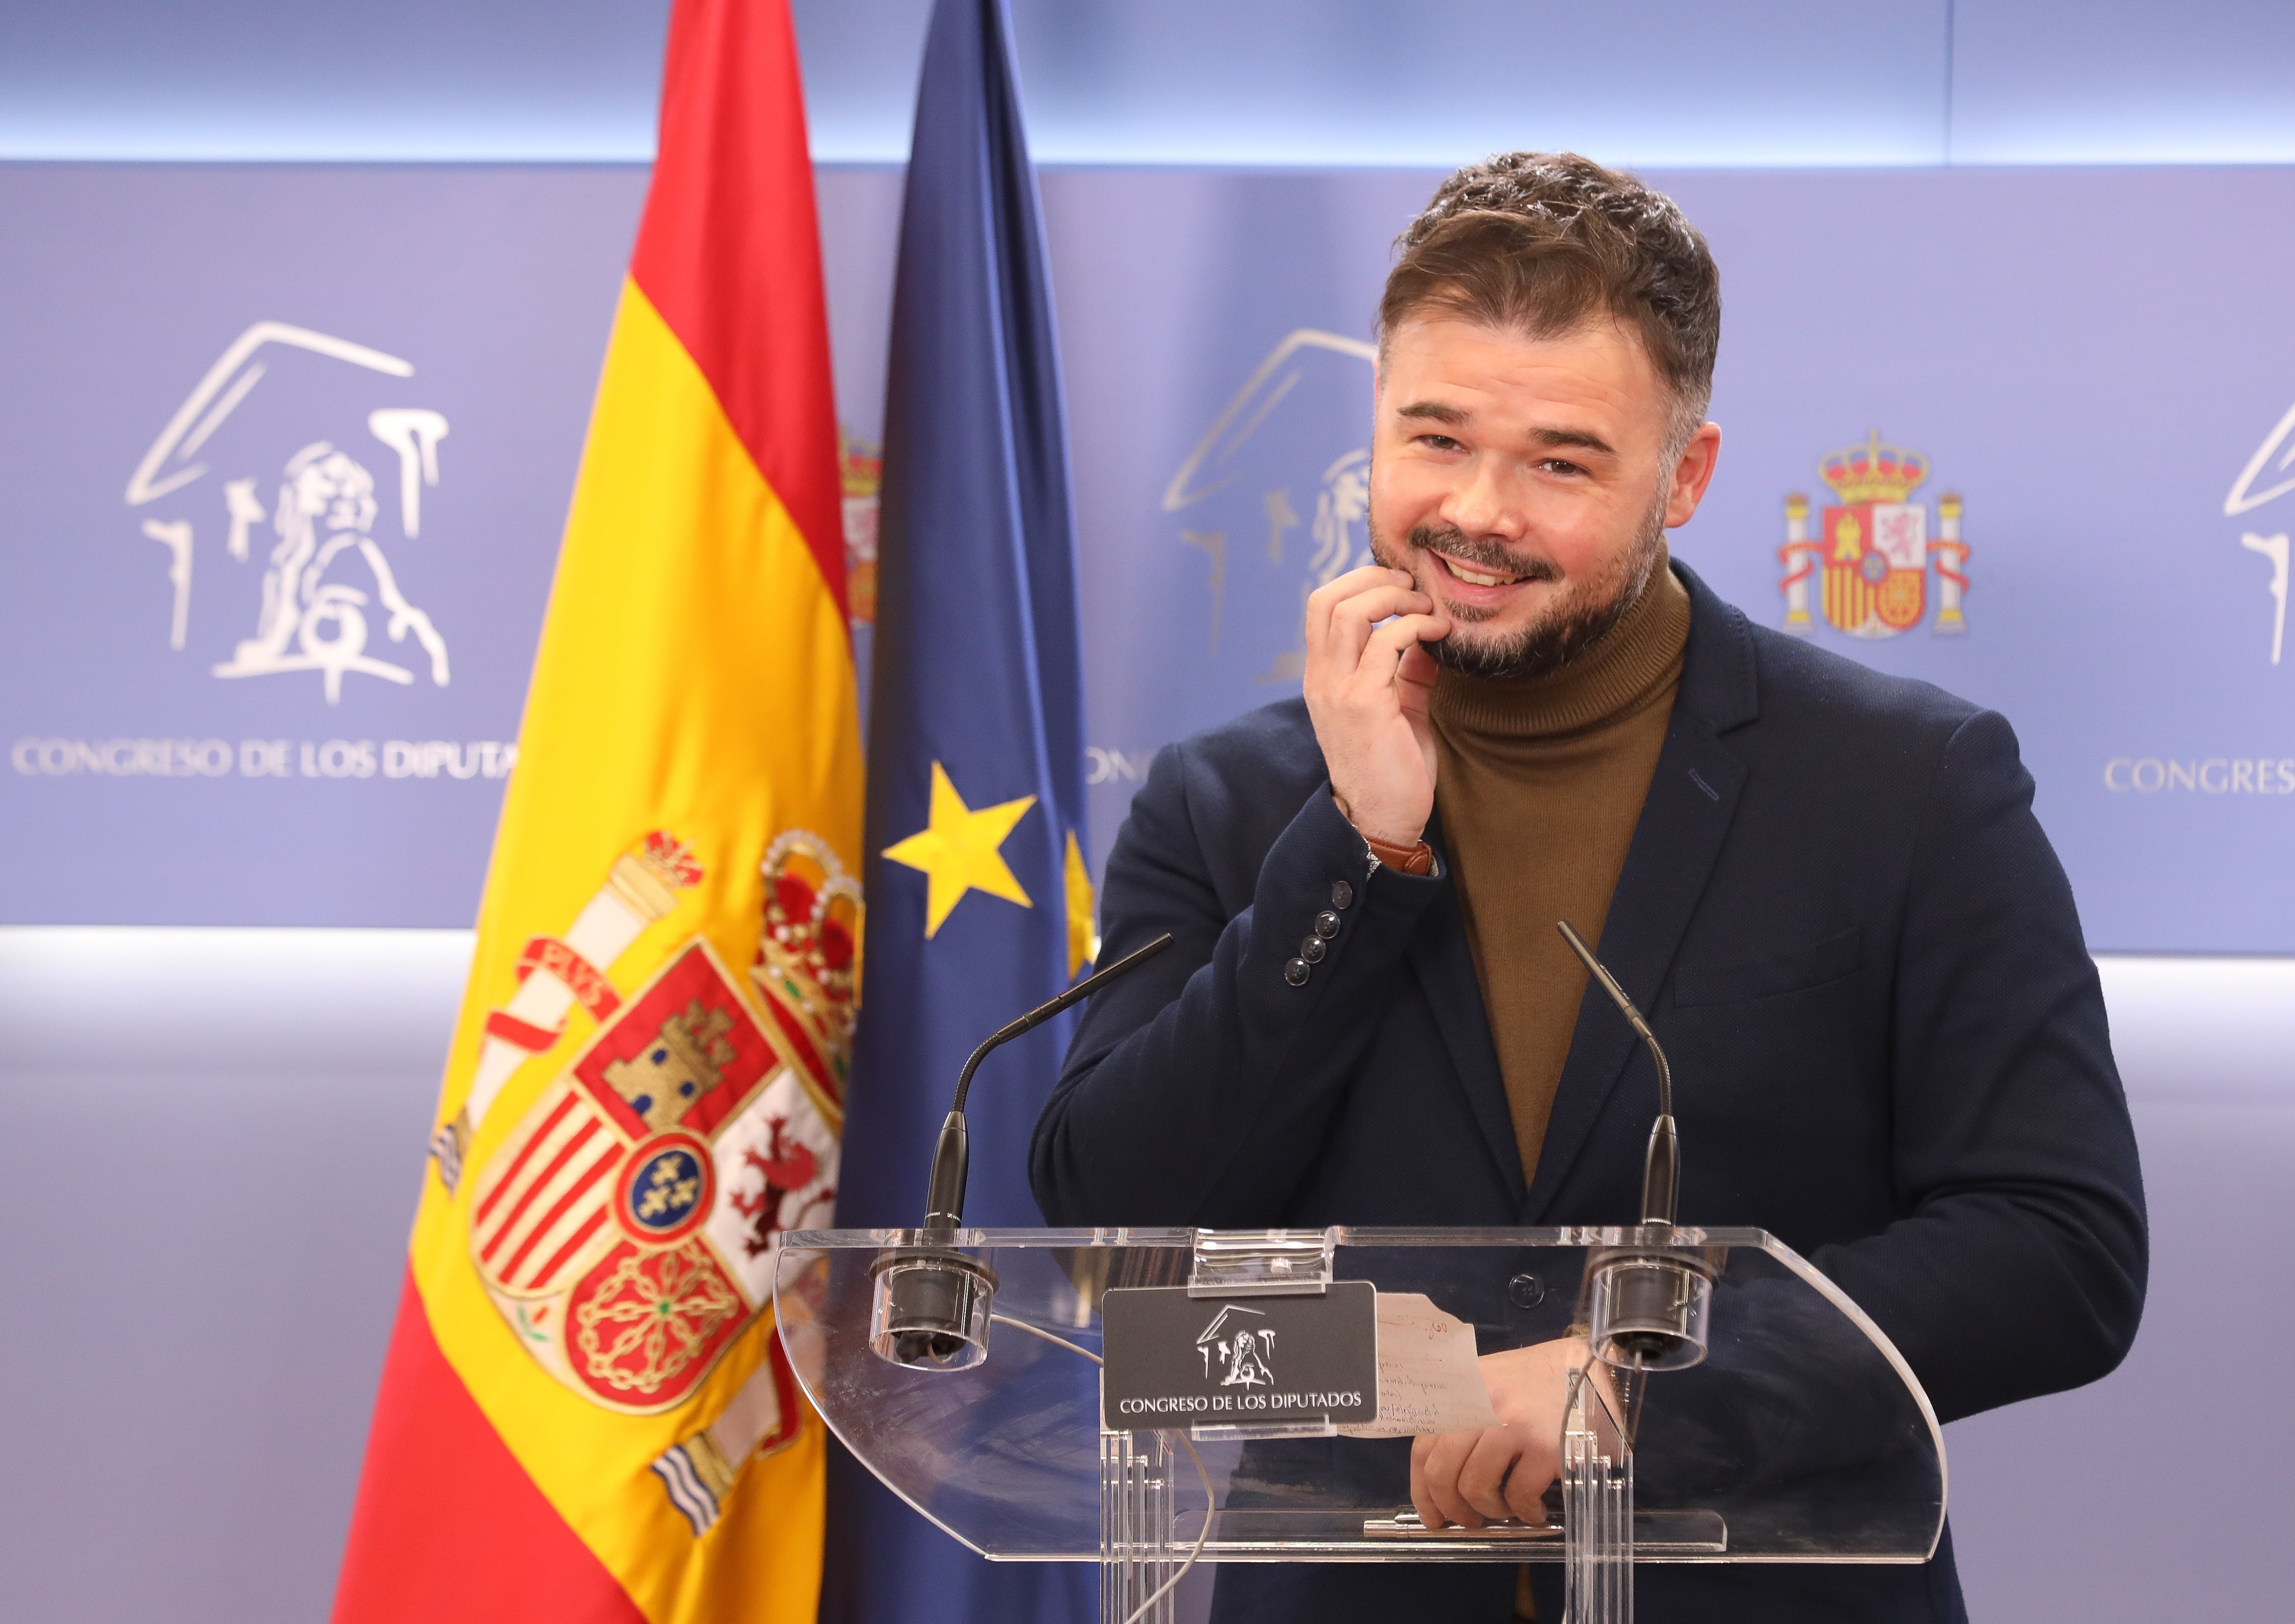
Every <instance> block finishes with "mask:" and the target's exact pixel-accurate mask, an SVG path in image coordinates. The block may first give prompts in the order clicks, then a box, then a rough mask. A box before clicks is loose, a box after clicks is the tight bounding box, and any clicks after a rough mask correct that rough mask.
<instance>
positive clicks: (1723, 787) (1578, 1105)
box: [1468, 565, 1755, 1224]
mask: <svg viewBox="0 0 2295 1624" xmlns="http://www.w3.org/2000/svg"><path fill="white" fill-rule="evenodd" d="M1675 568H1676V569H1677V570H1678V571H1679V573H1680V574H1681V575H1682V577H1683V580H1684V582H1685V583H1686V584H1687V586H1688V587H1689V589H1690V597H1691V600H1692V606H1693V607H1692V618H1691V622H1690V647H1689V649H1688V651H1687V656H1686V657H1685V659H1684V662H1683V670H1682V678H1681V688H1680V691H1679V693H1678V695H1677V697H1676V698H1675V701H1674V709H1673V718H1672V722H1671V723H1670V726H1669V727H1668V728H1667V730H1666V739H1665V744H1664V746H1663V747H1662V749H1661V750H1660V751H1659V753H1658V760H1657V767H1656V770H1655V771H1653V772H1652V773H1651V775H1650V787H1649V793H1648V795H1647V796H1646V797H1645V798H1644V800H1643V802H1642V812H1641V818H1640V820H1639V821H1638V823H1636V824H1635V826H1634V838H1633V843H1632V845H1630V846H1629V847H1628V848H1627V852H1626V864H1625V868H1624V869H1623V870H1622V871H1621V873H1620V874H1619V876H1618V888H1617V890H1616V891H1615V892H1614V893H1613V894H1612V895H1611V898H1610V911H1609V914H1608V916H1607V918H1606V922H1605V924H1604V926H1603V927H1602V939H1601V941H1600V942H1599V943H1594V944H1592V945H1593V946H1594V950H1595V952H1596V954H1597V957H1599V958H1600V959H1601V960H1602V962H1603V964H1604V965H1605V966H1606V967H1608V969H1609V971H1610V973H1611V974H1612V975H1614V976H1616V977H1617V979H1618V984H1619V985H1621V986H1622V987H1623V988H1625V990H1626V995H1627V996H1628V997H1629V998H1631V999H1632V1000H1634V1002H1635V1004H1636V1005H1637V1006H1638V1007H1639V1008H1640V1009H1641V1011H1642V1013H1643V1014H1644V1015H1645V1016H1649V1015H1651V1014H1653V1012H1654V1009H1655V1007H1656V1002H1657V993H1658V989H1659V987H1660V986H1661V985H1662V983H1664V981H1665V976H1666V972H1667V970H1668V969H1669V968H1670V967H1671V965H1672V963H1673V958H1674V954H1675V952H1676V951H1677V950H1678V948H1679V947H1680V945H1681V938H1682V936H1683V934H1684V933H1685V932H1687V930H1688V928H1689V919H1690V916H1691V915H1692V914H1693V913H1695V911H1696V909H1697V902H1698V899H1699V898H1700V897H1701V896H1702V895H1703V894H1704V890H1705V884H1706V881H1707V879H1708V878H1709V877H1711V874H1712V872H1713V865H1714V863H1715V862H1716V861H1718V860H1719V857H1720V855H1721V847H1722V844H1723V842H1724V840H1725V839H1726V837H1727V835H1728V832H1729V824H1730V821H1731V820H1732V819H1733V818H1734V817H1735V816H1736V810H1737V801H1738V797H1739V796H1740V794H1741V792H1742V791H1743V790H1744V783H1745V768H1744V763H1741V762H1740V761H1738V759H1737V758H1736V756H1735V755H1731V754H1730V753H1729V752H1728V751H1727V749H1725V748H1724V747H1722V744H1721V741H1720V739H1719V729H1718V728H1717V725H1716V724H1717V723H1718V724H1719V728H1726V727H1730V726H1735V725H1737V724H1739V723H1741V722H1747V721H1751V720H1752V716H1753V714H1754V710H1755V700H1754V692H1755V690H1754V673H1753V669H1752V663H1753V654H1752V640H1751V638H1750V636H1749V635H1748V634H1747V632H1746V631H1745V628H1744V623H1743V621H1742V619H1740V617H1739V616H1738V615H1737V613H1736V610H1734V609H1732V608H1729V607H1728V606H1727V605H1726V604H1724V603H1722V602H1721V601H1720V600H1719V599H1717V598H1715V597H1714V596H1713V595H1712V593H1711V592H1710V591H1709V590H1707V588H1706V587H1705V585H1704V583H1702V582H1700V581H1699V580H1698V579H1697V577H1696V576H1695V575H1692V574H1690V572H1689V571H1688V570H1687V569H1685V568H1682V567H1681V566H1679V565H1676V566H1675ZM1468 969H1469V971H1470V972H1471V970H1472V966H1471V964H1470V965H1469V966H1468ZM1485 1032H1487V1025H1486V1024H1485ZM1484 1041H1485V1042H1487V1041H1488V1038H1487V1035H1486V1036H1485V1039H1484ZM1621 1076H1625V1077H1630V1078H1631V1079H1632V1083H1631V1086H1633V1087H1634V1088H1636V1089H1646V1091H1647V1093H1648V1096H1649V1111H1648V1113H1647V1114H1648V1115H1649V1116H1652V1117H1654V1116H1655V1115H1656V1114H1657V1077H1656V1072H1655V1068H1654V1066H1653V1065H1652V1064H1651V1062H1650V1061H1649V1059H1648V1057H1647V1056H1646V1054H1645V1053H1644V1051H1643V1049H1642V1045H1641V1041H1640V1040H1639V1039H1638V1038H1636V1037H1635V1036H1634V1033H1633V1029H1632V1028H1631V1027H1629V1026H1628V1025H1627V1024H1626V1022H1625V1018H1624V1017H1623V1016H1621V1015H1620V1014H1619V1013H1618V1010H1617V1008H1615V1006H1613V1004H1612V1003H1611V1002H1610V1000H1609V997H1608V995H1607V994H1606V993H1605V992H1603V991H1602V989H1601V988H1600V987H1598V986H1596V985H1594V984H1593V983H1591V982H1590V981H1589V983H1588V984H1587V987H1586V995H1585V997H1584V998H1583V999H1582V1000H1580V1003H1579V1006H1578V1024H1577V1027H1576V1030H1575V1032H1574V1035H1573V1036H1572V1041H1571V1045H1570V1057H1569V1059H1568V1060H1567V1061H1565V1062H1564V1065H1563V1068H1562V1081H1561V1082H1560V1084H1559V1086H1558V1087H1557V1088H1556V1091H1555V1097H1554V1111H1553V1114H1552V1115H1551V1116H1549V1117H1548V1120H1547V1127H1546V1138H1545V1141H1544V1143H1543V1145H1542V1146H1541V1147H1540V1151H1539V1156H1538V1167H1537V1170H1536V1172H1535V1175H1534V1176H1533V1177H1532V1179H1531V1182H1530V1188H1529V1192H1528V1194H1527V1196H1526V1197H1525V1198H1524V1201H1523V1220H1522V1221H1523V1222H1524V1223H1526V1224H1535V1223H1538V1222H1540V1221H1541V1220H1542V1219H1543V1218H1544V1217H1545V1214H1546V1211H1547V1209H1548V1207H1549V1206H1550V1205H1551V1204H1553V1201H1554V1197H1555V1195H1556V1192H1557V1191H1558V1190H1559V1189H1560V1188H1561V1187H1562V1183H1563V1180H1564V1179H1565V1178H1566V1177H1567V1176H1568V1175H1569V1172H1570V1170H1571V1168H1572V1165H1573V1164H1574V1163H1576V1162H1577V1160H1578V1158H1579V1156H1580V1155H1581V1154H1582V1153H1583V1151H1584V1150H1585V1147H1586V1141H1587V1138H1588V1136H1589V1134H1590V1133H1591V1132H1592V1131H1593V1127H1594V1123H1595V1121H1596V1119H1597V1118H1598V1117H1599V1116H1600V1115H1601V1114H1602V1109H1603V1106H1604V1105H1605V1103H1606V1102H1607V1100H1608V1098H1609V1097H1610V1094H1611V1092H1612V1090H1613V1089H1615V1088H1616V1087H1617V1086H1618V1083H1619V1080H1620V1078H1621ZM1500 1098H1501V1101H1503V1098H1504V1092H1503V1089H1501V1092H1500ZM1639 1146H1640V1141H1639V1139H1638V1138H1637V1140H1636V1149H1637V1153H1638V1150H1639ZM1571 1216H1572V1220H1573V1221H1599V1222H1610V1223H1629V1222H1632V1221H1635V1220H1638V1219H1639V1218H1640V1216H1641V1214H1640V1213H1638V1212H1619V1213H1614V1214H1612V1213H1601V1214H1594V1213H1582V1214H1580V1213H1573V1214H1572V1215H1571Z"/></svg>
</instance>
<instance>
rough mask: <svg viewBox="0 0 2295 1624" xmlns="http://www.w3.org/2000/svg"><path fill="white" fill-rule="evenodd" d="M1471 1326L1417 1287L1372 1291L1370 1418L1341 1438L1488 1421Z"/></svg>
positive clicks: (1494, 1420)
mask: <svg viewBox="0 0 2295 1624" xmlns="http://www.w3.org/2000/svg"><path fill="white" fill-rule="evenodd" d="M1498 1424H1499V1418H1498V1414H1497V1412H1496V1411H1494V1410H1492V1409H1491V1395H1490V1393H1489V1392H1488V1391H1487V1390H1485V1389H1484V1388H1483V1386H1482V1365H1481V1363H1480V1362H1479V1361H1478V1360H1477V1359H1475V1357H1474V1328H1473V1327H1472V1326H1468V1325H1467V1324H1466V1323H1465V1322H1464V1321H1463V1320H1460V1319H1457V1318H1453V1317H1452V1316H1450V1315H1449V1314H1446V1313H1444V1312H1443V1311H1442V1310H1441V1309H1438V1308H1436V1307H1435V1306H1434V1304H1433V1302H1429V1301H1428V1300H1427V1299H1426V1297H1425V1296H1424V1295H1423V1294H1422V1293H1417V1292H1381V1293H1379V1294H1378V1419H1377V1420H1376V1421H1373V1422H1368V1423H1364V1424H1358V1425H1354V1426H1343V1427H1341V1428H1340V1429H1339V1431H1340V1432H1343V1433H1344V1434H1345V1435H1346V1436H1347V1437H1349V1438H1415V1437H1417V1436H1418V1435H1419V1434H1420V1433H1422V1432H1474V1431H1475V1430H1477V1429H1478V1428H1481V1427H1486V1426H1496V1425H1498Z"/></svg>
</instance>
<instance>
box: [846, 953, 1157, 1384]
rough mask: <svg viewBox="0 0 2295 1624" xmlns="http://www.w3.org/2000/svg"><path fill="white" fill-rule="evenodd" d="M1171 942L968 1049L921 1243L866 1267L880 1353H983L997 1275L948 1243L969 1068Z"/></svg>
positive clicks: (931, 1359) (927, 1359)
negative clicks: (872, 1283)
mask: <svg viewBox="0 0 2295 1624" xmlns="http://www.w3.org/2000/svg"><path fill="white" fill-rule="evenodd" d="M1171 945H1172V938H1171V936H1170V934H1168V933H1167V934H1164V935H1161V936H1158V937H1156V939H1155V940H1154V941H1153V942H1150V943H1147V946H1145V947H1143V948H1140V949H1139V950H1137V951H1133V952H1131V953H1127V954H1125V955H1124V956H1123V958H1121V959H1117V960H1116V961H1115V963H1114V964H1111V965H1109V966H1107V967H1106V968H1105V969H1100V970H1095V971H1094V972H1092V974H1090V975H1087V976H1085V977H1084V978H1083V979H1082V981H1080V982H1078V983H1076V984H1075V985H1074V986H1073V987H1070V988H1069V989H1068V990H1067V991H1066V992H1063V993H1061V994H1060V995H1059V996H1058V998H1056V999H1053V1000H1051V1001H1050V1002H1049V1003H1046V1004H1041V1005H1039V1006H1038V1007H1037V1008H1033V1009H1031V1010H1030V1011H1028V1013H1027V1014H1025V1015H1024V1016H1021V1017H1020V1018H1019V1019H1017V1020H1016V1021H1011V1022H1008V1023H1007V1024H1004V1025H1002V1026H1000V1027H998V1028H997V1029H996V1030H995V1031H994V1032H991V1033H990V1034H989V1036H988V1041H986V1042H984V1043H983V1044H982V1045H981V1046H980V1047H979V1048H978V1049H974V1050H973V1051H972V1057H971V1058H970V1059H968V1060H967V1061H966V1062H965V1063H964V1070H963V1072H962V1073H960V1075H959V1076H958V1078H957V1080H956V1098H955V1100H954V1101H953V1102H952V1103H951V1106H949V1113H948V1120H947V1121H946V1122H943V1123H942V1124H941V1129H940V1139H939V1141H938V1143H936V1144H935V1146H934V1147H933V1159H932V1176H931V1179H930V1180H929V1182H928V1183H927V1185H926V1187H925V1221H924V1226H923V1230H922V1232H921V1234H920V1235H919V1240H921V1241H922V1242H923V1243H924V1244H923V1245H909V1246H895V1247H893V1248H891V1249H889V1250H887V1251H885V1252H882V1253H878V1256H877V1260H876V1261H875V1263H874V1264H872V1265H871V1266H870V1274H871V1275H873V1276H874V1277H875V1278H876V1288H875V1300H874V1302H873V1304H872V1306H871V1311H870V1327H869V1345H870V1347H871V1348H872V1349H874V1350H875V1351H876V1353H877V1355H878V1358H880V1359H888V1360H890V1361H891V1362H892V1363H894V1364H895V1365H904V1366H908V1367H911V1368H914V1369H933V1370H962V1369H965V1368H967V1367H970V1366H973V1365H977V1364H978V1363H980V1361H981V1360H982V1359H986V1358H987V1357H988V1310H989V1304H990V1303H991V1302H992V1301H993V1299H994V1297H995V1294H996V1274H995V1271H994V1270H993V1269H990V1268H989V1267H988V1266H987V1265H986V1264H985V1263H983V1262H981V1261H979V1260H977V1259H976V1258H969V1257H967V1256H965V1255H964V1254H963V1253H960V1252H957V1251H955V1250H953V1249H952V1243H953V1241H954V1233H953V1232H954V1231H956V1230H958V1229H960V1228H963V1227H964V1185H965V1175H966V1172H967V1171H968V1164H969V1163H970V1159H971V1158H970V1147H969V1142H968V1139H967V1137H966V1134H965V1126H964V1101H965V1097H966V1096H967V1095H968V1094H969V1093H970V1092H971V1090H972V1074H973V1073H975V1072H976V1071H978V1070H979V1069H980V1063H981V1061H982V1060H984V1059H985V1058H986V1057H988V1054H989V1052H990V1051H991V1050H992V1049H997V1048H999V1047H1000V1046H1001V1045H1003V1044H1006V1043H1009V1042H1010V1041H1012V1040H1013V1039H1015V1038H1017V1037H1019V1036H1020V1035H1021V1034H1022V1033H1024V1032H1033V1031H1034V1030H1035V1029H1036V1028H1037V1027H1039V1026H1041V1025H1042V1024H1044V1023H1045V1022H1046V1021H1049V1020H1050V1019H1051V1018H1052V1017H1053V1016H1056V1015H1058V1014H1059V1013H1060V1012H1061V1011H1062V1010H1064V1009H1071V1008H1074V1007H1075V1006H1076V1005H1078V1004H1080V1003H1082V1001H1083V1000H1085V999H1088V998H1090V996H1091V995H1092V994H1093V993H1094V992H1098V991H1099V989H1100V988H1102V987H1104V986H1106V985H1107V983H1109V982H1112V981H1114V980H1115V978H1116V977H1118V976H1119V975H1130V974H1131V972H1132V971H1133V970H1136V969H1138V968H1139V967H1140V966H1141V965H1143V964H1145V963H1147V961H1148V960H1149V959H1153V958H1154V957H1155V956H1156V954H1158V953H1160V952H1162V951H1164V949H1165V948H1167V947H1169V946H1171Z"/></svg>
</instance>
